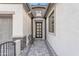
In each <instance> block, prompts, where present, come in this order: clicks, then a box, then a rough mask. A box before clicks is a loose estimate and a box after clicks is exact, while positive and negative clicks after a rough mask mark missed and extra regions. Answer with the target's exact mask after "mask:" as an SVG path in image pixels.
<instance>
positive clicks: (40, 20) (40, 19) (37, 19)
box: [33, 18, 45, 40]
mask: <svg viewBox="0 0 79 59" xmlns="http://www.w3.org/2000/svg"><path fill="white" fill-rule="evenodd" d="M35 22H43V28H42V31H43V38H42V39H43V40H44V39H45V19H43V18H34V19H33V37H34V38H35Z"/></svg>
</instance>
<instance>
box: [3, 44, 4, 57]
mask: <svg viewBox="0 0 79 59" xmlns="http://www.w3.org/2000/svg"><path fill="white" fill-rule="evenodd" d="M3 56H4V44H3Z"/></svg>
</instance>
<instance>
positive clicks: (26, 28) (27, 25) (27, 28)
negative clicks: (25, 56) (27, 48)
mask: <svg viewBox="0 0 79 59" xmlns="http://www.w3.org/2000/svg"><path fill="white" fill-rule="evenodd" d="M29 34H31V17H30V16H29V15H28V11H27V10H25V8H24V6H23V36H26V38H27V44H28V36H29Z"/></svg>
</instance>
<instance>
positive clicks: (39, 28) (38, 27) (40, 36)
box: [36, 22, 42, 38]
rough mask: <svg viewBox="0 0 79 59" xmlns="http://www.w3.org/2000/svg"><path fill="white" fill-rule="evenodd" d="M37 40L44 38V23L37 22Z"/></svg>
mask: <svg viewBox="0 0 79 59" xmlns="http://www.w3.org/2000/svg"><path fill="white" fill-rule="evenodd" d="M36 38H42V22H36Z"/></svg>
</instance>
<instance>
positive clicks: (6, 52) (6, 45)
mask: <svg viewBox="0 0 79 59" xmlns="http://www.w3.org/2000/svg"><path fill="white" fill-rule="evenodd" d="M6 56H7V43H6Z"/></svg>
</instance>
